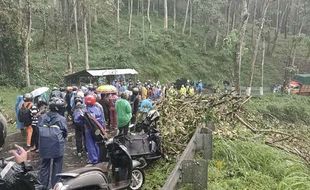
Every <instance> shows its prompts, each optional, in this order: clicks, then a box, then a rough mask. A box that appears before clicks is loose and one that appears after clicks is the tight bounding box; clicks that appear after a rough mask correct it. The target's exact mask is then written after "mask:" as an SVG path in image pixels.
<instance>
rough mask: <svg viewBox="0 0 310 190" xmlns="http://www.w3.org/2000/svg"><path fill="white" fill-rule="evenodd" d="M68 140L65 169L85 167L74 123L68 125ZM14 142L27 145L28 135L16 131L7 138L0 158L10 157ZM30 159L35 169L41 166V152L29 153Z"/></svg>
mask: <svg viewBox="0 0 310 190" xmlns="http://www.w3.org/2000/svg"><path fill="white" fill-rule="evenodd" d="M68 131H69V133H68V141H67V143H66V147H65V155H64V162H63V171H69V170H72V169H76V168H79V167H83V166H85V165H86V160H87V158H86V155H83V156H82V157H81V158H80V157H78V156H77V153H76V148H75V138H74V129H73V127H72V125H70V126H69V127H68ZM14 144H18V145H20V146H22V147H26V137H25V136H23V135H22V134H21V133H15V134H12V135H10V136H8V137H7V138H6V142H5V146H4V147H3V150H2V151H1V152H0V158H7V157H10V156H11V155H10V153H9V152H8V151H9V150H11V149H14V148H15V147H14ZM28 160H30V161H31V164H32V166H33V167H34V169H35V170H38V168H39V162H40V158H39V154H38V153H36V152H29V153H28Z"/></svg>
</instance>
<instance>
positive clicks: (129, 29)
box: [128, 0, 133, 39]
mask: <svg viewBox="0 0 310 190" xmlns="http://www.w3.org/2000/svg"><path fill="white" fill-rule="evenodd" d="M132 9H133V0H130V15H129V27H128V38H129V39H130V38H131V23H132Z"/></svg>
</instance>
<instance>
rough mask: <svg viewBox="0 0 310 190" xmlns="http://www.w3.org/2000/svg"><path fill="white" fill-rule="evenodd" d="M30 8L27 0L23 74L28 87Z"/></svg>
mask: <svg viewBox="0 0 310 190" xmlns="http://www.w3.org/2000/svg"><path fill="white" fill-rule="evenodd" d="M31 17H32V9H31V3H30V0H27V32H26V38H25V43H24V44H25V45H24V62H25V75H26V85H27V87H29V86H30V85H31V84H30V72H29V41H30V37H31V27H32V18H31Z"/></svg>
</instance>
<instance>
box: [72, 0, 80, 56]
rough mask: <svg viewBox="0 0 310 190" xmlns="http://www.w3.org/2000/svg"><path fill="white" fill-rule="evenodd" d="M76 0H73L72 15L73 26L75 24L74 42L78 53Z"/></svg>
mask: <svg viewBox="0 0 310 190" xmlns="http://www.w3.org/2000/svg"><path fill="white" fill-rule="evenodd" d="M76 7H77V0H73V15H74V26H75V42H76V48H77V51H78V53H80V41H79V28H78V19H77V9H76Z"/></svg>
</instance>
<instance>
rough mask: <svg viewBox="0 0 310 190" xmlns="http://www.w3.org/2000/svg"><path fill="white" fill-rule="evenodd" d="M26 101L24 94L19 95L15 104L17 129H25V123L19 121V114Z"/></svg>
mask: <svg viewBox="0 0 310 190" xmlns="http://www.w3.org/2000/svg"><path fill="white" fill-rule="evenodd" d="M23 103H24V100H23V96H21V95H19V96H17V98H16V104H15V114H16V128H17V129H23V128H24V124H23V123H22V122H20V121H18V114H19V109H20V108H21V107H22V105H23Z"/></svg>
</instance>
